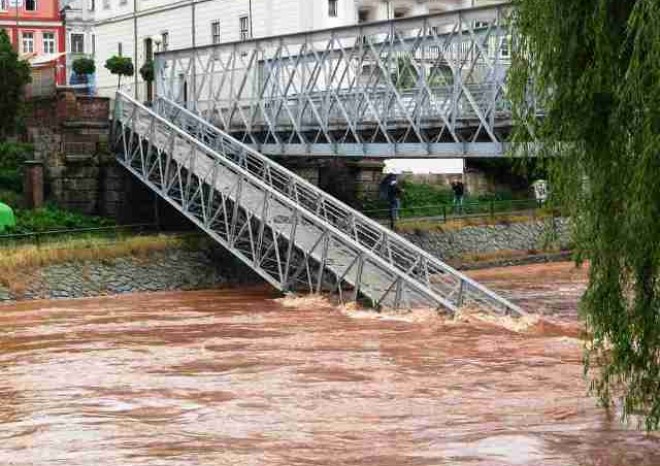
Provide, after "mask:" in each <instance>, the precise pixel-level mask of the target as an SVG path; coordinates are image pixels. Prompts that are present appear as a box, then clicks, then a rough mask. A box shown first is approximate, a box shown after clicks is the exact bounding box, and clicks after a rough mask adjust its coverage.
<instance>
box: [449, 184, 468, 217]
mask: <svg viewBox="0 0 660 466" xmlns="http://www.w3.org/2000/svg"><path fill="white" fill-rule="evenodd" d="M451 189H452V191H454V212H455V213H463V196H464V195H465V185H464V184H463V182H462V181H461V180H454V181H452V183H451Z"/></svg>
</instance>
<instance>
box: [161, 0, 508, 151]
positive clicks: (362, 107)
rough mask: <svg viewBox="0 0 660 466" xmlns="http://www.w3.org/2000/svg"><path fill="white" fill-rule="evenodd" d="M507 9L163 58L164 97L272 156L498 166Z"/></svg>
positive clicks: (504, 131)
mask: <svg viewBox="0 0 660 466" xmlns="http://www.w3.org/2000/svg"><path fill="white" fill-rule="evenodd" d="M510 11H511V7H510V6H509V5H507V4H502V5H497V6H487V7H477V8H471V9H466V10H457V11H453V12H448V13H441V14H435V15H429V16H420V17H414V18H405V19H398V20H394V21H385V22H376V23H366V24H361V25H359V26H348V27H342V28H336V29H328V30H322V31H314V32H305V33H298V34H289V35H283V36H277V37H265V38H258V39H252V40H246V41H241V42H233V43H225V44H218V45H211V46H207V47H198V48H194V49H186V50H176V51H167V52H163V53H160V54H157V58H156V79H157V84H156V86H157V90H158V93H159V95H161V96H162V97H165V98H167V99H170V100H172V101H174V102H178V103H180V104H181V105H183V106H185V107H186V108H188V109H190V110H193V111H194V112H195V113H197V114H198V115H200V116H201V117H202V118H204V119H206V120H208V121H210V122H211V123H212V124H213V125H215V126H217V127H218V128H220V129H222V130H223V131H225V132H227V133H228V134H230V135H232V136H233V137H235V138H236V139H238V140H239V141H241V142H243V143H245V144H248V145H250V147H252V148H254V149H256V150H257V151H259V152H260V153H263V154H266V155H287V156H291V155H307V156H309V155H312V156H350V157H364V156H368V157H386V158H391V157H443V158H446V157H492V156H500V155H502V154H503V153H504V148H505V144H504V143H505V141H506V138H507V136H508V134H509V132H510V128H511V112H510V107H509V104H508V102H507V100H506V98H505V94H506V76H507V70H508V67H509V65H510V57H511V41H510V36H509V32H508V27H507V19H508V16H509V14H510Z"/></svg>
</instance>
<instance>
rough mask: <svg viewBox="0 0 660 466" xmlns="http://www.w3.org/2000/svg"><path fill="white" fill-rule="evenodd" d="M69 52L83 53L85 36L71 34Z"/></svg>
mask: <svg viewBox="0 0 660 466" xmlns="http://www.w3.org/2000/svg"><path fill="white" fill-rule="evenodd" d="M71 53H85V36H84V35H83V34H71Z"/></svg>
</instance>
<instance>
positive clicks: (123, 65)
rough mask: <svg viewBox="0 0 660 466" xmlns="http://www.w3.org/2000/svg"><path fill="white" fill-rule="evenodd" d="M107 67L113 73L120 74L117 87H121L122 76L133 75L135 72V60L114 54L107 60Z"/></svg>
mask: <svg viewBox="0 0 660 466" xmlns="http://www.w3.org/2000/svg"><path fill="white" fill-rule="evenodd" d="M105 67H106V69H107V70H108V71H110V73H111V74H116V75H117V76H118V81H117V89H119V88H120V87H121V77H122V76H133V75H134V74H135V67H134V66H133V60H131V58H130V57H122V56H121V55H114V56H112V57H110V58H108V59H107V60H106V61H105Z"/></svg>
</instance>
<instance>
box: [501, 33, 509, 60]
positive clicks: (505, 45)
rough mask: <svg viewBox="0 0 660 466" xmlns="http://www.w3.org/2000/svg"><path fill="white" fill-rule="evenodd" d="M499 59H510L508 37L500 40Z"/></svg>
mask: <svg viewBox="0 0 660 466" xmlns="http://www.w3.org/2000/svg"><path fill="white" fill-rule="evenodd" d="M500 57H501V58H510V57H511V44H510V42H509V38H508V37H503V38H502V48H500Z"/></svg>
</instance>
